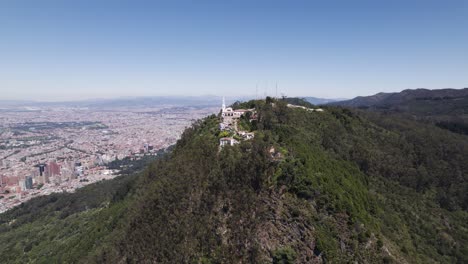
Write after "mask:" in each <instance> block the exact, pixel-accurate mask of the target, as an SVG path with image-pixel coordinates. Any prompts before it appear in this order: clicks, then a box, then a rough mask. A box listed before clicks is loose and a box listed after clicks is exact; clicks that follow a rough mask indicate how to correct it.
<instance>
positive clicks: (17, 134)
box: [0, 106, 218, 212]
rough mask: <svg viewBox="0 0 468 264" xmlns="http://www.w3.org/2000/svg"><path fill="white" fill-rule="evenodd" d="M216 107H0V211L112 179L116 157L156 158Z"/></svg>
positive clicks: (215, 109) (114, 172) (114, 174)
mask: <svg viewBox="0 0 468 264" xmlns="http://www.w3.org/2000/svg"><path fill="white" fill-rule="evenodd" d="M217 110H218V109H217V108H216V107H214V108H213V107H204V108H200V107H197V108H195V107H175V106H172V107H171V106H165V107H145V108H141V109H135V108H133V109H95V110H92V109H87V108H73V107H44V108H41V107H37V108H23V109H0V212H3V211H5V210H8V209H9V208H12V207H14V206H16V205H18V204H21V203H22V202H24V201H26V200H29V199H31V198H33V197H36V196H40V195H46V194H50V193H53V192H73V191H74V190H76V189H77V188H80V187H82V186H84V185H87V184H90V183H93V182H97V181H101V180H104V179H110V178H113V177H115V176H117V175H118V173H119V172H118V171H114V170H109V169H108V167H107V166H106V165H107V164H109V163H110V162H112V161H114V160H116V159H124V158H127V157H128V158H131V159H139V158H142V157H143V156H145V155H156V153H157V152H158V150H161V149H165V148H167V147H168V146H170V145H172V144H174V143H175V142H176V141H177V139H178V138H179V137H180V135H181V133H182V132H183V130H184V129H185V128H186V127H188V126H190V125H191V123H192V122H193V121H194V120H196V119H198V118H201V117H204V116H206V115H209V114H212V113H215V112H217Z"/></svg>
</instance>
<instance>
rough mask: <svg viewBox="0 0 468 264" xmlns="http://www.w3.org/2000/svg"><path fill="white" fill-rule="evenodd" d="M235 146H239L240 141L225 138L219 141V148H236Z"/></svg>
mask: <svg viewBox="0 0 468 264" xmlns="http://www.w3.org/2000/svg"><path fill="white" fill-rule="evenodd" d="M234 144H239V141H237V140H235V139H234V138H232V137H224V138H221V139H219V146H221V147H224V146H226V145H229V146H234Z"/></svg>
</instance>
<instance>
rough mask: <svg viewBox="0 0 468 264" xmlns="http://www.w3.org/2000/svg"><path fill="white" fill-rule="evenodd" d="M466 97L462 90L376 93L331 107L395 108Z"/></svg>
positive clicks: (467, 94) (416, 90) (465, 89)
mask: <svg viewBox="0 0 468 264" xmlns="http://www.w3.org/2000/svg"><path fill="white" fill-rule="evenodd" d="M465 97H468V88H464V89H438V90H429V89H422V88H420V89H407V90H404V91H401V92H399V93H378V94H375V95H371V96H358V97H356V98H354V99H351V100H345V101H338V102H332V103H331V104H333V105H341V106H351V107H375V108H395V107H399V106H404V105H408V104H409V102H412V101H442V100H445V101H447V100H458V99H460V98H465Z"/></svg>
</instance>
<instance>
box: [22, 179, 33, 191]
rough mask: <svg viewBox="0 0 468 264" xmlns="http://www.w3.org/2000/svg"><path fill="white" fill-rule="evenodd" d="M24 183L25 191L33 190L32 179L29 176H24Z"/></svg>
mask: <svg viewBox="0 0 468 264" xmlns="http://www.w3.org/2000/svg"><path fill="white" fill-rule="evenodd" d="M24 181H25V187H26V189H32V188H33V178H32V177H31V176H26V179H25V180H24Z"/></svg>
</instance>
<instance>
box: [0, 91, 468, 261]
mask: <svg viewBox="0 0 468 264" xmlns="http://www.w3.org/2000/svg"><path fill="white" fill-rule="evenodd" d="M303 104H304V105H307V103H305V102H304V103H303ZM239 107H242V108H255V109H256V111H257V114H258V121H254V122H245V120H243V121H242V120H241V121H242V122H243V123H242V125H243V127H244V128H246V129H248V130H252V131H254V133H255V137H254V139H252V140H249V141H242V142H241V143H240V144H237V145H234V146H226V147H224V148H222V149H220V148H219V145H218V144H219V141H218V140H219V136H220V135H221V133H220V131H219V126H218V122H219V117H217V116H210V117H207V118H205V119H204V120H200V121H199V122H197V123H196V124H194V125H193V127H191V128H189V129H187V130H186V131H185V133H184V134H183V136H182V138H181V139H180V140H179V142H178V143H177V145H176V147H175V148H174V150H173V151H172V153H171V154H170V156H169V157H167V158H165V159H162V160H158V161H156V162H154V163H152V164H151V165H150V166H149V167H148V168H147V169H146V170H145V172H144V173H141V174H139V175H135V176H133V178H132V177H129V178H126V177H123V178H121V179H117V180H115V181H110V182H109V183H102V184H101V185H96V186H94V185H93V186H94V187H89V188H88V189H85V190H83V191H82V192H78V193H76V194H73V195H71V196H70V197H68V198H67V199H66V201H68V202H67V203H65V204H63V203H61V204H62V205H60V206H58V204H57V203H58V202H59V201H62V199H65V197H66V196H67V195H57V197H56V199H54V201H52V200H47V198H41V199H39V200H33V201H31V202H29V203H27V204H26V205H24V206H23V207H22V208H17V209H14V210H11V211H10V212H8V213H6V214H3V215H0V228H1V230H2V232H1V233H0V242H1V245H2V246H1V247H0V262H2V263H3V262H6V263H24V262H39V263H47V261H49V262H50V260H52V262H54V261H60V262H73V263H80V262H81V263H93V262H95V263H103V262H104V263H188V262H190V263H193V262H195V263H293V262H297V263H324V262H333V263H342V262H351V261H358V262H367V263H379V262H386V263H391V262H398V263H437V262H439V263H466V262H468V248H467V246H466V245H467V244H468V231H467V230H468V214H467V211H466V210H467V205H468V197H467V192H466V190H467V189H468V188H467V182H468V180H467V175H468V164H467V162H466V157H467V156H468V141H467V139H466V137H465V136H462V135H457V134H454V133H450V132H449V131H446V130H443V129H439V128H437V127H434V126H431V125H425V124H421V123H419V122H416V121H413V120H409V119H404V118H400V117H395V116H388V115H381V114H379V113H367V112H362V111H357V110H356V111H354V110H347V109H343V108H335V107H328V108H325V111H324V112H313V111H308V110H306V109H301V108H289V107H287V105H286V102H283V101H276V100H272V99H271V98H267V100H266V101H265V100H263V101H250V102H246V103H243V104H241V105H239ZM127 177H128V176H127ZM124 179H128V181H124V182H122V181H123V180H124ZM108 184H111V185H115V186H114V187H113V188H111V189H110V190H113V191H110V193H109V195H105V196H103V198H99V199H97V200H96V201H95V202H93V203H90V206H88V203H83V196H87V197H91V196H93V195H96V194H97V193H105V192H102V190H101V189H100V188H103V187H102V186H108ZM93 188H95V189H94V190H93ZM105 189H106V188H105ZM116 190H117V191H116ZM41 201H42V202H41ZM76 203H78V204H86V206H85V207H84V209H80V210H68V209H67V208H70V207H72V206H73V204H76ZM31 210H34V213H31V212H30V211H31ZM67 211H68V213H65V214H64V213H63V212H67ZM36 212H41V213H36ZM45 223H53V226H51V225H47V224H45ZM58 227H60V228H58ZM89 234H92V236H89V237H88V236H87V235H89ZM77 241H80V242H77Z"/></svg>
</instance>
